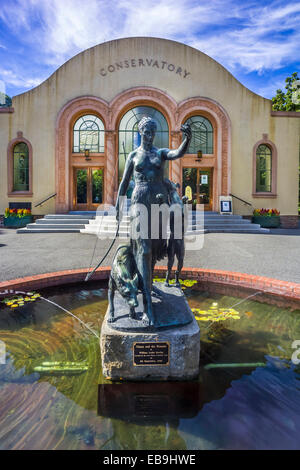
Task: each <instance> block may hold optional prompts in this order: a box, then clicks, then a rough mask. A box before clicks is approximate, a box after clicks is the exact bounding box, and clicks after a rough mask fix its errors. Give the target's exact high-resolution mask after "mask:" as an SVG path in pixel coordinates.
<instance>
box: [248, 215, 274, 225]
mask: <svg viewBox="0 0 300 470" xmlns="http://www.w3.org/2000/svg"><path fill="white" fill-rule="evenodd" d="M252 222H253V223H254V224H259V225H260V226H261V227H263V228H277V227H280V216H279V215H271V217H268V216H266V217H265V216H263V215H254V216H253V217H252Z"/></svg>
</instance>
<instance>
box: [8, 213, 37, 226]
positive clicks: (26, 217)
mask: <svg viewBox="0 0 300 470" xmlns="http://www.w3.org/2000/svg"><path fill="white" fill-rule="evenodd" d="M3 222H4V227H11V228H22V227H26V225H27V224H30V223H31V222H32V215H31V211H30V210H29V209H5V213H4V219H3Z"/></svg>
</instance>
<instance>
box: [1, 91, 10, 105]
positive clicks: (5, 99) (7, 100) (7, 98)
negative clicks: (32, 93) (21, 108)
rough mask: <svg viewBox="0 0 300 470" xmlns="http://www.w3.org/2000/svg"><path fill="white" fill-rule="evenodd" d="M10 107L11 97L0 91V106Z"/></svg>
mask: <svg viewBox="0 0 300 470" xmlns="http://www.w3.org/2000/svg"><path fill="white" fill-rule="evenodd" d="M11 105H12V101H11V97H10V96H8V95H6V94H5V93H3V92H2V91H0V106H5V107H9V106H11Z"/></svg>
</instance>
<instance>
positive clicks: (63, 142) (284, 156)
mask: <svg viewBox="0 0 300 470" xmlns="http://www.w3.org/2000/svg"><path fill="white" fill-rule="evenodd" d="M143 116H151V117H153V119H155V121H156V122H157V132H156V137H155V141H154V145H155V146H156V147H167V148H177V147H178V146H179V145H180V143H181V141H182V132H181V130H180V128H181V126H182V125H183V124H185V123H189V124H190V125H191V128H192V141H191V144H190V147H189V149H188V152H187V153H186V154H185V156H184V157H183V158H181V159H180V160H176V161H172V162H170V163H169V165H168V167H167V168H166V176H167V177H168V178H170V179H171V180H172V181H174V182H176V183H179V184H180V191H181V192H182V194H186V193H187V190H189V194H190V196H191V197H190V199H191V200H192V202H194V203H195V202H197V203H201V204H203V206H204V209H205V210H208V211H216V212H219V211H220V198H221V196H226V197H228V198H231V199H232V204H233V212H234V213H235V214H241V215H249V214H250V213H251V211H252V210H253V208H262V207H267V208H276V209H277V210H279V211H280V213H281V216H282V217H283V220H285V225H286V226H293V225H295V224H296V220H297V214H298V164H299V134H300V119H299V116H300V113H292V112H273V111H272V110H271V101H270V100H268V99H265V98H263V97H261V96H259V95H257V94H255V93H253V92H251V91H250V90H248V89H247V88H246V87H245V86H243V85H242V84H241V83H240V82H239V81H238V80H236V79H235V78H234V77H233V76H232V75H231V74H230V73H229V72H228V71H227V70H226V69H225V68H224V67H222V66H221V65H220V64H219V63H217V62H216V61H215V60H213V59H212V58H210V57H208V56H207V55H205V54H203V53H202V52H200V51H198V50H196V49H194V48H192V47H189V46H186V45H184V44H180V43H177V42H174V41H169V40H164V39H155V38H146V37H141V38H126V39H119V40H115V41H110V42H106V43H104V44H100V45H98V46H95V47H93V48H91V49H88V50H86V51H84V52H81V53H80V54H78V55H76V56H75V57H73V58H72V59H70V60H69V61H68V62H66V63H65V64H64V65H62V66H61V67H60V68H59V69H58V70H57V71H56V72H55V73H53V75H51V76H50V77H49V78H48V79H47V80H46V81H44V82H43V83H42V84H41V85H39V86H37V87H36V88H34V89H32V90H30V91H28V92H25V93H23V94H21V95H18V96H15V97H14V98H13V100H12V106H11V107H5V106H2V107H1V108H0V178H1V179H0V214H3V213H4V210H5V208H6V207H9V206H11V207H13V206H14V205H15V207H16V205H19V206H20V205H22V204H27V205H29V206H30V207H31V209H32V212H33V214H36V215H38V214H46V213H48V214H49V213H52V214H55V213H57V214H58V213H63V214H65V213H69V212H70V211H94V210H96V209H97V208H98V206H99V205H101V204H112V205H113V204H115V201H116V195H117V191H118V185H119V182H120V179H121V178H122V175H123V171H124V165H125V162H126V159H127V157H128V154H129V153H130V152H131V151H132V150H133V149H134V148H136V147H137V146H138V145H139V143H140V136H139V133H138V122H139V121H140V119H141V118H142V117H143ZM41 202H43V204H42V205H41V204H40V203H41Z"/></svg>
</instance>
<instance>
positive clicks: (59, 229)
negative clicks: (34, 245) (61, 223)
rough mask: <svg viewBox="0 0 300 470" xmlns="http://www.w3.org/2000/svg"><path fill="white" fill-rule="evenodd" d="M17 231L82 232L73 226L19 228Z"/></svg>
mask: <svg viewBox="0 0 300 470" xmlns="http://www.w3.org/2000/svg"><path fill="white" fill-rule="evenodd" d="M17 233H80V229H78V228H77V229H71V228H52V229H51V228H38V229H36V228H35V229H32V228H31V229H30V228H27V227H25V228H19V229H18V230H17Z"/></svg>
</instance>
